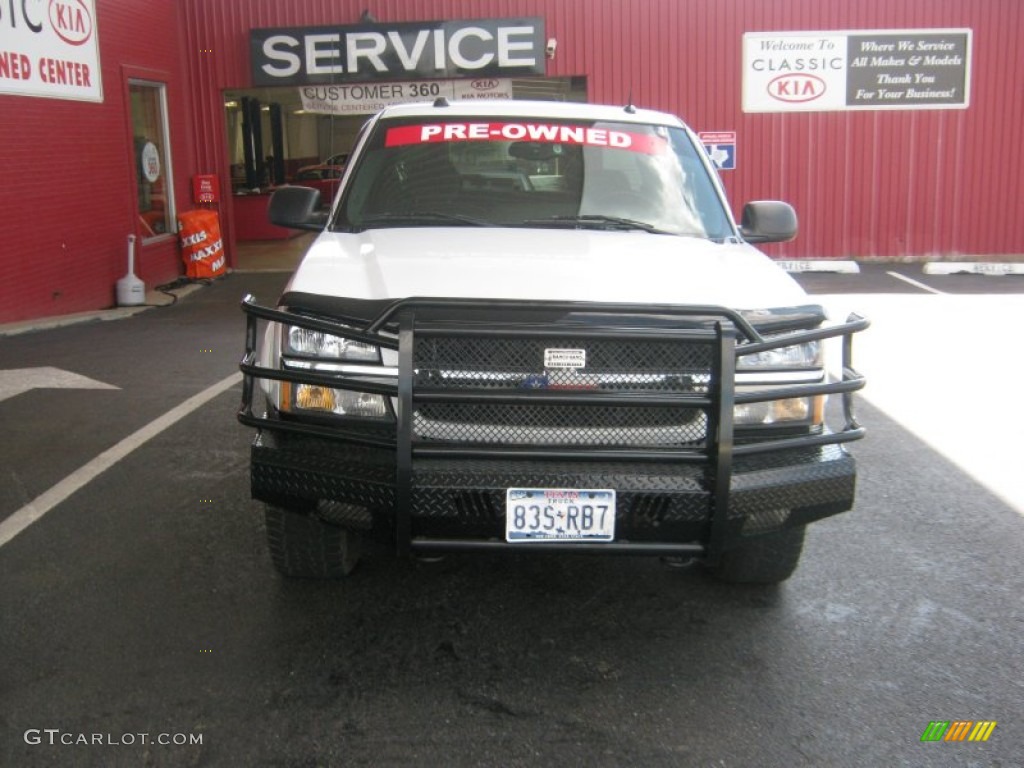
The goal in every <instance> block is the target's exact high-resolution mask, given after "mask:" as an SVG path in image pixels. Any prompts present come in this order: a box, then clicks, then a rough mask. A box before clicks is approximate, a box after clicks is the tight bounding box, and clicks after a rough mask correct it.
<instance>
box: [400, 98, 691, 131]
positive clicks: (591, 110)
mask: <svg viewBox="0 0 1024 768" xmlns="http://www.w3.org/2000/svg"><path fill="white" fill-rule="evenodd" d="M440 102H441V100H440V99H439V100H437V101H433V102H429V101H427V102H417V103H414V104H398V105H395V106H391V107H386V108H385V109H384V110H383V111H382V112H381V113H380V117H381V118H398V117H429V118H432V119H436V118H438V117H481V118H483V117H530V118H538V117H539V118H555V119H570V120H571V119H576V120H601V121H608V122H618V123H643V124H647V125H650V124H652V123H653V124H657V125H671V126H679V127H682V126H683V123H682V122H681V121H680V120H679V118H678V117H676V116H675V115H670V114H668V113H666V112H658V111H655V110H651V109H638V108H635V107H629V108H627V107H626V106H625V105H623V106H609V105H603V104H586V103H581V102H566V101H526V100H522V99H480V100H476V101H445V102H444V103H443V104H441V103H440Z"/></svg>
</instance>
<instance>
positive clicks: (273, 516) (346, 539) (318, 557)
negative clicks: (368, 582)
mask: <svg viewBox="0 0 1024 768" xmlns="http://www.w3.org/2000/svg"><path fill="white" fill-rule="evenodd" d="M266 524H267V547H268V549H269V550H270V559H271V560H272V561H273V563H274V567H275V568H277V570H278V571H280V572H281V573H282V574H283V575H285V576H288V577H289V578H296V579H343V578H345V577H346V576H348V574H350V573H351V572H352V569H353V568H355V567H356V564H357V563H358V562H359V550H360V547H359V544H360V541H359V534H357V533H355V532H354V531H350V530H347V529H345V528H339V527H338V526H336V525H331V524H330V523H327V522H324V521H323V520H320V519H319V518H316V517H314V516H312V515H307V514H302V513H300V512H292V511H291V510H287V509H282V508H280V507H273V506H270V505H267V507H266Z"/></svg>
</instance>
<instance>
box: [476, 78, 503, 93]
mask: <svg viewBox="0 0 1024 768" xmlns="http://www.w3.org/2000/svg"><path fill="white" fill-rule="evenodd" d="M469 85H470V87H471V88H472V89H473V90H474V91H493V90H494V89H495V88H497V87H498V86H499V85H501V83H500V82H498V81H497V80H474V81H473V82H471V83H470V84H469Z"/></svg>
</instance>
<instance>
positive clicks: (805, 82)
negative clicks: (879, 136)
mask: <svg viewBox="0 0 1024 768" xmlns="http://www.w3.org/2000/svg"><path fill="white" fill-rule="evenodd" d="M970 64H971V30H970V29H896V30H885V29H883V30H865V31H851V32H748V33H747V34H745V35H743V111H744V112H826V111H840V110H856V109H966V108H967V107H968V106H970V84H971V71H970Z"/></svg>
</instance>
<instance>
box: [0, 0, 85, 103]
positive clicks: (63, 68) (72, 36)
mask: <svg viewBox="0 0 1024 768" xmlns="http://www.w3.org/2000/svg"><path fill="white" fill-rule="evenodd" d="M0 94H12V95H18V96H43V97H46V98H51V99H75V100H80V101H103V82H102V79H101V77H100V50H99V41H98V39H97V34H96V4H95V2H94V0H17V1H15V0H10V2H6V3H2V4H0Z"/></svg>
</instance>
